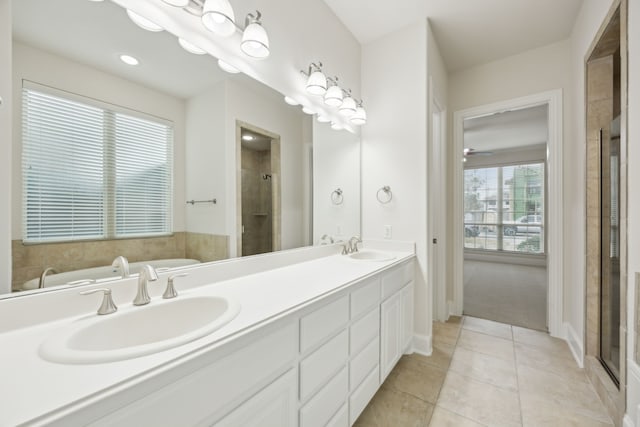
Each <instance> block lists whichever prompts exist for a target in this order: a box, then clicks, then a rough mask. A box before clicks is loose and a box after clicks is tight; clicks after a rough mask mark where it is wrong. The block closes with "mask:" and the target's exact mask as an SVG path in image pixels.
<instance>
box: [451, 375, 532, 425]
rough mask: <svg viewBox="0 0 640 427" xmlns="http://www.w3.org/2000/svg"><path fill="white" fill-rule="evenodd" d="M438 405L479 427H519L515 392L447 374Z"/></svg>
mask: <svg viewBox="0 0 640 427" xmlns="http://www.w3.org/2000/svg"><path fill="white" fill-rule="evenodd" d="M438 406H441V407H443V408H445V409H448V410H450V411H452V412H455V413H456V414H458V415H461V416H463V417H466V418H469V419H471V420H473V421H476V422H479V423H481V424H485V425H490V426H495V427H501V426H520V425H521V424H520V404H519V400H518V393H516V392H513V391H509V390H505V389H503V388H499V387H496V386H492V385H490V384H486V383H483V382H480V381H477V380H474V379H472V378H469V377H465V376H463V375H460V374H458V373H456V372H453V371H449V372H448V373H447V378H446V380H445V382H444V385H443V386H442V390H441V391H440V397H439V398H438Z"/></svg>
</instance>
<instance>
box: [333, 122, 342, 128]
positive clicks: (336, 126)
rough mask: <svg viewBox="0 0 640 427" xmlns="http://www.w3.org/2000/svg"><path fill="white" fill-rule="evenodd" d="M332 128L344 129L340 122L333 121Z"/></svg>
mask: <svg viewBox="0 0 640 427" xmlns="http://www.w3.org/2000/svg"><path fill="white" fill-rule="evenodd" d="M331 129H333V130H342V129H343V127H342V125H341V124H340V123H337V122H331Z"/></svg>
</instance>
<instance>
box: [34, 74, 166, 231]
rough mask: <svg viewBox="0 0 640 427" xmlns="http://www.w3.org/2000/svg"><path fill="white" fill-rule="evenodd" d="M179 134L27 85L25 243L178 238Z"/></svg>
mask: <svg viewBox="0 0 640 427" xmlns="http://www.w3.org/2000/svg"><path fill="white" fill-rule="evenodd" d="M172 164H173V126H172V124H171V123H169V122H166V121H163V120H161V119H154V118H149V117H144V116H143V115H141V114H139V113H136V112H131V111H127V110H124V109H122V108H120V107H115V106H112V105H109V104H105V103H101V102H99V101H94V100H91V99H85V98H82V97H79V96H77V95H73V94H67V93H65V92H61V91H57V90H53V89H50V88H42V87H40V86H39V85H36V84H33V83H29V82H26V81H25V82H24V84H23V90H22V171H23V172H22V178H23V240H24V242H26V243H38V242H59V241H73V240H88V239H113V238H125V237H142V236H159V235H166V234H170V233H171V232H172V215H171V214H172V198H173V197H172V186H173V179H172V171H173V166H172Z"/></svg>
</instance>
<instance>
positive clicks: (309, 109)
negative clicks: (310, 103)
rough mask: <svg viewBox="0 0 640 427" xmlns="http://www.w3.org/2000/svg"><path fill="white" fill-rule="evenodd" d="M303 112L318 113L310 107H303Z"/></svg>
mask: <svg viewBox="0 0 640 427" xmlns="http://www.w3.org/2000/svg"><path fill="white" fill-rule="evenodd" d="M302 112H303V113H305V114H315V113H316V112H315V111H313V110H312V109H311V108H309V107H302Z"/></svg>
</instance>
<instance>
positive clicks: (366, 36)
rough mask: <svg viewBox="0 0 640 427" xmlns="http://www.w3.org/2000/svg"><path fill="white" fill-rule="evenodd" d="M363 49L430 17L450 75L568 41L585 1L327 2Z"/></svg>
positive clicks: (420, 0) (445, 0) (422, 0)
mask: <svg viewBox="0 0 640 427" xmlns="http://www.w3.org/2000/svg"><path fill="white" fill-rule="evenodd" d="M324 1H325V3H326V4H327V5H328V6H329V7H330V8H331V9H332V10H333V12H334V13H335V14H336V16H337V17H338V18H339V19H340V20H341V21H342V22H343V23H344V25H345V26H346V27H347V28H349V30H350V31H351V32H352V33H353V35H354V36H355V37H356V39H358V41H359V42H360V43H361V44H367V43H369V42H371V41H373V40H375V39H377V38H379V37H382V36H384V35H386V34H389V33H391V32H393V31H395V30H398V29H401V28H403V27H406V26H408V25H410V24H413V23H415V22H418V21H419V20H421V19H426V18H427V17H428V18H429V20H430V21H431V24H432V27H433V32H434V34H435V38H436V40H437V42H438V46H439V47H440V52H441V54H442V56H443V59H444V61H445V63H446V66H447V69H448V70H449V71H457V70H461V69H465V68H468V67H471V66H473V65H478V64H482V63H486V62H490V61H493V60H496V59H500V58H504V57H507V56H511V55H514V54H516V53H519V52H523V51H526V50H529V49H533V48H536V47H541V46H544V45H547V44H550V43H553V42H555V41H559V40H563V39H565V38H567V37H568V36H569V34H570V33H571V29H572V27H573V23H574V21H575V18H576V16H577V14H578V11H579V10H580V6H581V5H582V1H583V0H394V1H388V0H384V1H383V0H348V1H345V0H324Z"/></svg>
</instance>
